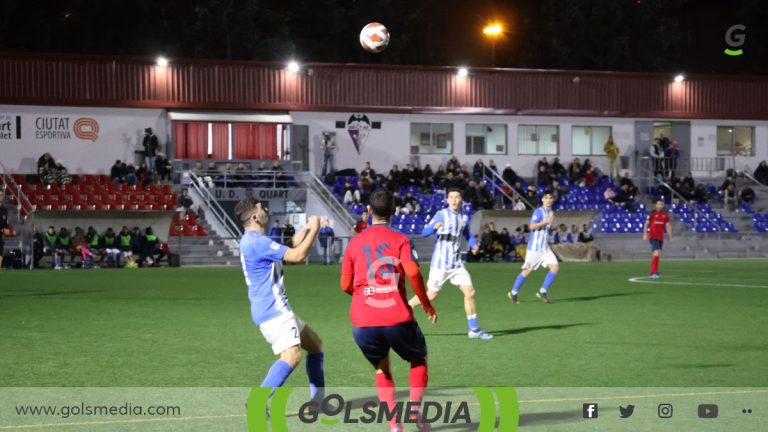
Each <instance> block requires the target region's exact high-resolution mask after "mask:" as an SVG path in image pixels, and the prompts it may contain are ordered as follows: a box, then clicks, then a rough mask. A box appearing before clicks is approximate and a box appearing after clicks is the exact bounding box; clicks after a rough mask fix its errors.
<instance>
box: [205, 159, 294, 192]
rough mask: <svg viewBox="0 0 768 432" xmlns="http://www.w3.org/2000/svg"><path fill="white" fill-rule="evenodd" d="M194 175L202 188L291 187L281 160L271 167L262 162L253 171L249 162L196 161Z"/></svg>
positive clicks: (273, 163) (274, 162)
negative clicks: (204, 162)
mask: <svg viewBox="0 0 768 432" xmlns="http://www.w3.org/2000/svg"><path fill="white" fill-rule="evenodd" d="M192 173H193V174H195V177H197V184H198V186H200V187H202V188H215V187H224V188H226V187H273V188H283V187H289V186H290V185H291V178H290V176H289V175H288V174H287V173H286V172H285V170H284V169H283V167H282V165H281V163H280V161H279V160H275V161H273V162H272V164H271V165H269V164H268V163H267V162H264V161H262V162H260V163H259V167H258V169H256V170H253V169H252V167H251V164H250V163H249V162H223V163H221V162H215V161H211V162H208V165H207V166H205V165H204V164H203V161H201V160H197V161H195V165H194V166H193V167H192Z"/></svg>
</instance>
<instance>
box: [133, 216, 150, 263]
mask: <svg viewBox="0 0 768 432" xmlns="http://www.w3.org/2000/svg"><path fill="white" fill-rule="evenodd" d="M146 252H147V239H146V237H144V236H143V235H142V234H141V230H140V229H139V227H137V226H135V227H133V230H131V255H132V256H133V257H134V259H135V261H136V265H139V266H142V267H143V266H144V264H145V262H146V259H147V255H146Z"/></svg>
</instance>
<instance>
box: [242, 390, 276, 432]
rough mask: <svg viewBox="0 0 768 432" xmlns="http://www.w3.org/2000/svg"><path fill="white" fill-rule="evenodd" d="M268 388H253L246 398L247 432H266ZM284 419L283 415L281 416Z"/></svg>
mask: <svg viewBox="0 0 768 432" xmlns="http://www.w3.org/2000/svg"><path fill="white" fill-rule="evenodd" d="M271 391H272V389H271V388H269V387H254V388H252V389H251V394H250V395H249V396H248V432H264V431H267V430H268V429H267V402H268V401H269V393H270V392H271ZM283 417H285V414H283Z"/></svg>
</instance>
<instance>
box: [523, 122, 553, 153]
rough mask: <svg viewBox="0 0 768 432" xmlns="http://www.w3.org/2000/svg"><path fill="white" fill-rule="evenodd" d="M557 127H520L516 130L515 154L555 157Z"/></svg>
mask: <svg viewBox="0 0 768 432" xmlns="http://www.w3.org/2000/svg"><path fill="white" fill-rule="evenodd" d="M559 131H560V127H559V126H552V125H520V126H519V127H518V129H517V145H518V150H517V153H518V154H521V155H557V154H559V153H560V151H559V146H558V144H559V142H560V137H559Z"/></svg>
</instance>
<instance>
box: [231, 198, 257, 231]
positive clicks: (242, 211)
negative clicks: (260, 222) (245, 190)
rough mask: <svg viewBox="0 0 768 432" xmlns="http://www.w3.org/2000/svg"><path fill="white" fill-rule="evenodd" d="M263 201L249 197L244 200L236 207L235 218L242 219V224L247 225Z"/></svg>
mask: <svg viewBox="0 0 768 432" xmlns="http://www.w3.org/2000/svg"><path fill="white" fill-rule="evenodd" d="M260 202H261V201H259V200H258V199H256V198H254V197H247V198H245V199H244V200H242V201H240V202H239V203H237V205H236V206H235V216H236V217H237V218H238V219H240V222H241V223H242V224H243V225H245V223H246V222H247V221H248V219H250V218H251V217H252V216H253V212H255V211H256V204H259V203H260Z"/></svg>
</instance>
